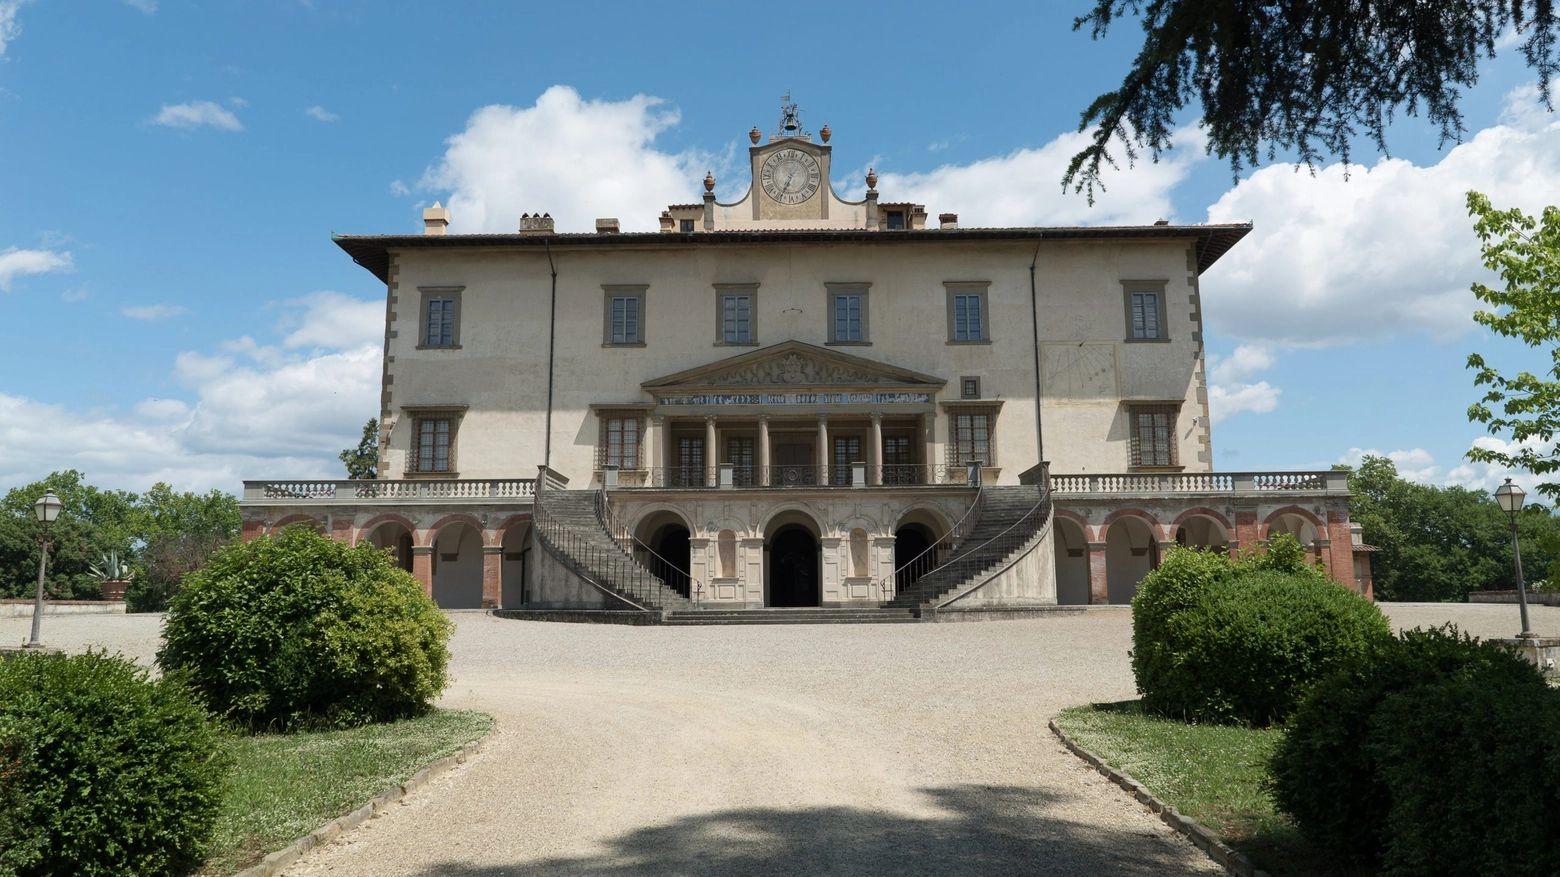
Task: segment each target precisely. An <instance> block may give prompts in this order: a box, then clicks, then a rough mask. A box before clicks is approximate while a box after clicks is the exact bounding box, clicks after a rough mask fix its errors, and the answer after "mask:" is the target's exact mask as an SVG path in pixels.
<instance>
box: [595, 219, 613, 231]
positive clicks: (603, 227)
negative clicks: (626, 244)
mask: <svg viewBox="0 0 1560 877" xmlns="http://www.w3.org/2000/svg"><path fill="white" fill-rule="evenodd" d="M617 233H618V221H617V218H616V217H613V216H603V217H600V218H598V219H597V220H596V234H617Z"/></svg>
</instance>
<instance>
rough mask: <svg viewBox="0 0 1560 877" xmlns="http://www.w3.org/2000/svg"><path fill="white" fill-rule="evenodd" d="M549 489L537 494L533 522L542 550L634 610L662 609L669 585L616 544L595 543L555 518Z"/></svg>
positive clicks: (532, 516) (532, 515)
mask: <svg viewBox="0 0 1560 877" xmlns="http://www.w3.org/2000/svg"><path fill="white" fill-rule="evenodd" d="M546 494H547V491H546V490H541V491H538V492H537V496H536V500H537V501H536V505H535V507H534V508H533V509H532V511H531V523H532V527H533V529H534V530H535V532H536V535H537V538H538V541H540V543H541V544H542V547H543V548H544V549H545V550H546V551H547V552H548V553H549V554H551V555H552V556H553V557H554V558H556V559H557V560H558V561H559V562H560V563H562V564H564V565H565V566H567V567H569V569H571V570H573V571H574V573H575V574H576V575H579V576H580V577H581V578H583V579H585V580H586V581H587V582H589V583H590V584H592V585H594V586H596V587H597V588H599V589H600V590H602V591H604V592H606V593H608V594H611V595H612V596H614V597H616V598H618V599H619V600H622V601H623V602H625V603H627V604H629V605H630V606H633V607H634V608H635V609H659V608H661V606H662V603H663V602H664V601H665V593H664V592H665V590H666V585H665V583H663V582H662V581H661V580H660V579H658V578H656V577H655V576H654V575H653V574H652V573H651V572H650V571H649V570H647V569H645V568H644V567H643V566H642V565H641V564H640V563H639V562H638V561H636V560H634V558H633V557H631V556H629V555H628V554H625V553H624V552H623V550H622V548H621V547H620V546H619V545H618V544H617V543H616V542H615V541H613V542H611V543H610V545H611V547H610V548H609V547H607V546H605V545H600V544H596V543H593V542H592V541H591V540H590V539H589V538H587V537H586V536H585V535H583V534H580V533H578V532H575V531H574V530H573V529H571V528H570V527H569V526H568V525H567V524H565V523H564V522H563V521H560V520H558V519H557V518H555V517H554V516H553V513H552V511H551V510H550V509H548V508H547V503H546V501H545V496H546Z"/></svg>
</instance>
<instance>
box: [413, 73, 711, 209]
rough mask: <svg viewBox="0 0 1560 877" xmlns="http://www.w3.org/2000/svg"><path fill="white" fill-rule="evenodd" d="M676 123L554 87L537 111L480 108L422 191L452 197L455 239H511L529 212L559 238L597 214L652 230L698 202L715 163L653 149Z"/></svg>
mask: <svg viewBox="0 0 1560 877" xmlns="http://www.w3.org/2000/svg"><path fill="white" fill-rule="evenodd" d="M679 118H680V117H679V114H678V113H677V111H676V110H671V109H666V108H664V106H663V102H662V101H661V99H660V98H655V97H650V96H647V95H635V96H634V97H631V98H629V99H627V100H624V101H606V100H590V101H587V100H584V99H582V98H581V97H580V94H579V92H577V91H575V90H574V89H572V88H569V87H568V86H564V85H555V86H553V87H552V88H549V89H547V91H545V92H543V93H542V95H541V97H539V98H537V99H536V104H535V106H531V107H512V106H504V105H497V104H495V105H493V106H487V107H483V108H481V109H479V110H477V111H476V112H475V113H473V114H472V115H471V118H470V119H468V120H467V122H466V129H465V130H464V131H462V132H460V133H459V134H456V135H454V136H453V137H450V138H449V140H448V141H446V143H447V146H448V148H447V149H446V151H445V153H444V156H443V158H442V159H441V160H440V161H439V163H438V165H437V166H434V167H431V168H429V169H428V170H427V171H426V172H425V173H424V174H423V178H422V181H421V183H420V184H419V185H420V186H421V187H422V188H425V189H434V190H438V191H443V192H448V193H449V195H448V197H445V198H444V199H443V200H444V203H445V205H446V206H448V207H449V209H450V230H451V231H455V232H482V231H487V232H507V231H514V230H515V229H516V228H518V227H519V225H520V214H522V213H535V212H546V213H551V214H552V216H553V219H554V220H556V222H557V227H558V230H559V231H589V230H593V229H594V228H595V220H596V217H600V216H615V217H618V218H619V219H620V220H621V222H622V224H623V229H624V230H625V231H655V230H656V229H657V228H658V227H659V225H658V217H659V216H660V215H661V211H663V210H665V209H666V205H667V204H671V203H684V202H688V201H693V200H696V199H697V197H698V193H699V192H700V191H702V190H701V189H700V187H699V181H700V180H701V179H703V177H704V172H705V170H706V169H708V168H709V167H713V166H714V164H715V162H714V159H713V158H711V157H710V156H709V155H706V154H703V153H698V152H691V151H690V152H681V153H675V154H674V153H669V152H663V151H661V150H659V149H657V148H656V147H655V139H656V136H657V135H659V134H660V133H661V132H663V131H666V130H667V129H669V128H671V127H673V126H674V125H676V124H677V123H678V120H679ZM392 188H393V187H392Z"/></svg>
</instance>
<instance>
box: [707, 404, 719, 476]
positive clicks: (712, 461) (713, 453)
mask: <svg viewBox="0 0 1560 877" xmlns="http://www.w3.org/2000/svg"><path fill="white" fill-rule="evenodd" d="M719 461H720V452H719V451H718V450H717V449H716V447H715V415H713V414H706V415H704V484H705V486H706V487H713V486H714V485H715V465H716V463H718V462H719Z"/></svg>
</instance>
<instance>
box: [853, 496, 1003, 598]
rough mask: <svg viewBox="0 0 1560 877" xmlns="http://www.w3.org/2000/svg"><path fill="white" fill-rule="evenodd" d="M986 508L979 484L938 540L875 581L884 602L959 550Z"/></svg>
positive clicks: (897, 594)
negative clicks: (951, 524) (969, 499)
mask: <svg viewBox="0 0 1560 877" xmlns="http://www.w3.org/2000/svg"><path fill="white" fill-rule="evenodd" d="M985 507H986V488H984V487H982V488H980V489H979V490H977V491H976V492H975V501H974V502H971V503H970V507H969V509H968V510H966V511H965V512H964V517H962V518H959V520H958V521H956V522H954V525H953V526H952V527H950V528H949V529H948V532H947V533H945V534H943V537H942V538H941V539H938V540H937V541H936V542H933V543H932V544H931V547H929V548H927V549H926V550H925V551H923V552H921V553H920V554H917V555H916V556H915V557H913V558H911V559H910V560H909V561H907V562H906V563H905V564H904V565H903V566H901V567H899V568H898V569H896V570H894V571H893V572H892V573H890V574H888V575H886V576H884V577H883V578H882V579H880V580H879V581H878V583H877V586H878V593H880V594H883V595H884V596H883V602H885V603H887V602H888V601H889V600H892V599H894V598H895V597H897V596H899V589H900V588H903V587H907V586H909V585H913V584H915V583H916V582H917V581H920V579H921V577H922V576H925V575H927V574H929V573H931V572H932V571H933V570H935V569H937V568H938V567H940V566H942V565H943V564H944V563H946V562H947V560H948V558H949V557H951V556H952V555H953V552H954V551H955V550H957V549H958V547H959V543H960V542H963V541H964V539H965V537H967V536H969V535H970V532H971V531H973V530H974V529H975V524H976V523H978V522H979V521H980V514H981V512H982V511H983V510H984V509H985Z"/></svg>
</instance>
